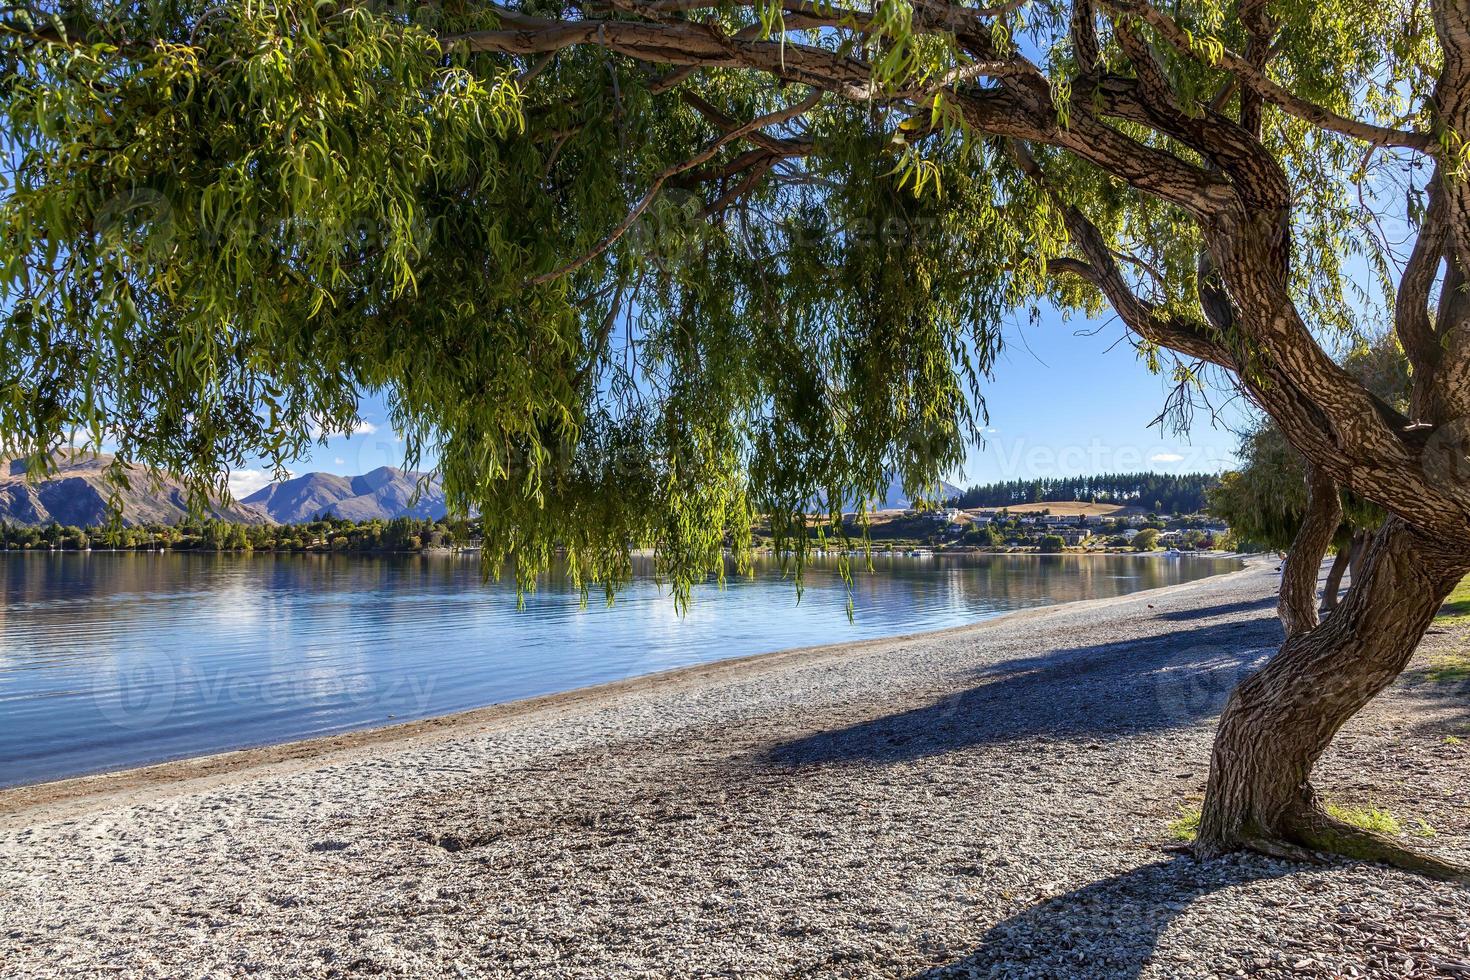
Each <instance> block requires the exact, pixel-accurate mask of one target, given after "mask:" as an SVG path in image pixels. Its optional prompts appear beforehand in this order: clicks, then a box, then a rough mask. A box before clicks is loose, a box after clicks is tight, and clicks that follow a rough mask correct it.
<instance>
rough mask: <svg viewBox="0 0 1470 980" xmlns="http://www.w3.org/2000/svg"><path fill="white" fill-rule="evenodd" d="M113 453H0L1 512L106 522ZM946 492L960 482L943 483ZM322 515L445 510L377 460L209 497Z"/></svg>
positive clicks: (438, 495) (136, 491) (219, 512)
mask: <svg viewBox="0 0 1470 980" xmlns="http://www.w3.org/2000/svg"><path fill="white" fill-rule="evenodd" d="M112 461H113V457H111V456H109V455H108V454H106V453H99V454H96V455H93V454H91V453H88V454H85V455H84V454H82V453H70V454H67V455H64V456H61V457H58V459H57V460H56V470H55V472H54V473H52V474H51V476H49V477H47V478H46V479H44V480H39V481H35V482H32V481H30V480H28V479H27V478H26V466H25V461H24V460H19V459H16V460H0V520H6V521H9V522H10V523H12V524H35V525H42V524H50V523H52V522H53V521H54V522H55V523H57V524H71V525H75V526H77V527H90V526H97V525H100V524H104V523H106V521H107V519H108V509H107V505H108V500H109V497H110V496H111V494H112V493H113V488H112V486H111V485H110V484H109V483H108V482H107V480H106V477H105V475H104V472H103V471H104V470H105V469H106V467H107V466H108V465H109V464H111V463H112ZM127 473H128V479H129V483H130V486H129V488H128V489H126V490H122V491H120V492H119V496H120V500H121V503H122V520H123V523H124V524H129V525H133V524H176V523H178V522H179V521H181V520H183V519H185V518H186V517H187V516H188V507H187V504H186V499H187V497H186V495H185V492H184V486H183V484H182V483H180V482H179V481H178V480H177V479H174V478H173V477H170V476H163V477H158V478H154V477H150V476H149V475H148V472H147V471H146V470H145V469H143V468H142V467H139V466H131V465H130V466H128V467H127ZM941 490H942V491H943V493H944V495H945V496H946V498H948V497H951V496H956V495H958V494H959V493H960V489H959V487H956V486H953V485H952V484H948V483H944V484H941ZM910 503H911V501H910V500H909V498H908V496H907V495H906V494H905V493H904V492H903V483H902V481H900V480H897V479H894V480H893V481H892V482H891V483H890V484H889V486H888V489H887V491H886V492H885V494H884V498H883V499H882V500H881V501H875V502H874V504H873V506H874V507H875V508H876V509H878V510H896V509H903V508H906V507H908V506H909V505H910ZM323 515H328V516H332V517H340V518H345V519H347V520H351V521H369V520H373V519H375V518H376V519H379V520H385V521H386V520H392V519H393V518H395V517H413V518H417V519H425V518H429V519H434V520H438V519H439V518H442V517H444V515H445V506H444V492H443V489H442V487H441V486H440V483H439V481H438V479H437V478H435V477H433V476H431V475H429V474H425V473H416V472H411V471H405V470H400V469H397V468H396V467H392V466H380V467H378V468H377V469H375V470H373V471H372V472H370V473H364V474H362V475H361V476H338V475H337V474H335V473H306V474H304V475H302V476H297V477H292V478H291V479H289V480H285V481H283V482H281V483H272V484H271V485H269V486H267V487H264V488H262V489H260V490H257V491H256V492H255V493H252V494H250V495H249V496H247V497H245V498H244V499H242V500H240V501H238V502H236V503H233V504H228V505H227V504H225V503H224V502H223V501H215V502H214V503H213V504H212V505H211V507H210V513H209V516H210V517H215V518H218V519H220V520H227V521H234V522H236V523H240V524H300V523H303V522H306V521H313V520H316V519H317V518H319V517H322V516H323Z"/></svg>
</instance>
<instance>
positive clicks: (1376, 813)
mask: <svg viewBox="0 0 1470 980" xmlns="http://www.w3.org/2000/svg"><path fill="white" fill-rule="evenodd" d="M1327 812H1328V814H1329V815H1331V816H1333V817H1336V818H1337V819H1338V820H1341V821H1342V822H1343V823H1348V824H1352V825H1353V826H1354V827H1358V828H1360V829H1362V830H1372V831H1376V832H1377V833H1380V834H1389V835H1390V836H1394V837H1397V836H1398V835H1399V834H1402V833H1403V832H1404V827H1403V824H1401V823H1399V821H1398V818H1397V817H1395V816H1394V815H1393V814H1392V813H1389V812H1388V811H1387V810H1377V809H1374V808H1372V807H1356V806H1339V805H1338V804H1336V803H1329V804H1327Z"/></svg>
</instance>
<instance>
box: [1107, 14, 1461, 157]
mask: <svg viewBox="0 0 1470 980" xmlns="http://www.w3.org/2000/svg"><path fill="white" fill-rule="evenodd" d="M1102 2H1103V3H1104V4H1106V5H1107V6H1109V7H1111V8H1112V9H1114V10H1116V11H1117V12H1118V13H1120V14H1130V15H1132V16H1134V17H1137V18H1138V19H1139V20H1141V21H1143V22H1144V23H1145V24H1147V25H1149V26H1150V27H1152V28H1153V29H1154V31H1155V32H1156V33H1157V34H1158V35H1159V37H1160V38H1162V39H1163V40H1164V41H1165V42H1166V43H1168V44H1169V45H1170V46H1171V47H1173V48H1174V49H1175V50H1177V51H1178V52H1179V53H1180V54H1184V55H1188V56H1190V57H1198V54H1197V52H1196V51H1195V48H1194V45H1193V44H1192V43H1191V35H1190V33H1189V32H1188V31H1186V30H1185V29H1184V28H1182V27H1180V26H1179V24H1178V23H1176V22H1175V21H1174V19H1173V18H1172V17H1170V16H1169V15H1167V14H1165V13H1163V12H1162V11H1160V10H1158V9H1157V8H1155V7H1154V6H1153V5H1152V4H1150V3H1147V2H1146V0H1102ZM1213 66H1214V67H1216V68H1221V69H1224V70H1225V71H1228V72H1230V73H1231V74H1233V75H1235V76H1236V77H1237V78H1239V79H1240V83H1241V84H1242V85H1244V86H1246V87H1247V88H1249V89H1251V90H1252V91H1253V92H1255V93H1256V94H1257V95H1258V96H1260V97H1261V98H1263V99H1265V100H1266V101H1267V102H1269V103H1271V104H1272V105H1274V106H1276V107H1277V108H1279V109H1281V111H1283V112H1285V113H1286V114H1288V115H1290V116H1295V117H1296V118H1298V119H1301V120H1303V121H1304V122H1309V123H1311V124H1312V125H1314V126H1318V127H1321V128H1322V129H1327V130H1331V131H1332V132H1335V133H1341V134H1342V135H1344V136H1351V137H1353V138H1354V139H1360V140H1363V141H1365V142H1368V143H1374V144H1378V145H1381V146H1402V147H1407V148H1409V149H1413V150H1419V151H1420V152H1423V153H1434V152H1435V151H1436V150H1437V149H1438V144H1437V143H1436V142H1435V141H1434V139H1433V138H1432V137H1431V136H1429V135H1428V134H1426V133H1413V132H1406V131H1404V130H1400V129H1393V128H1391V127H1388V126H1379V125H1376V124H1374V123H1368V122H1363V121H1361V120H1358V119H1350V118H1348V117H1347V116H1342V115H1339V114H1338V113H1335V112H1333V111H1331V110H1330V109H1326V108H1323V107H1322V106H1319V105H1317V104H1316V103H1314V102H1311V101H1309V100H1307V99H1304V98H1302V97H1300V96H1298V95H1296V94H1295V93H1293V92H1292V91H1290V90H1289V89H1287V88H1285V87H1284V86H1282V85H1280V84H1278V83H1276V82H1275V81H1273V80H1272V79H1271V78H1270V76H1269V75H1267V74H1266V72H1265V71H1264V70H1263V69H1260V68H1257V67H1256V66H1254V65H1253V64H1251V61H1250V59H1248V58H1246V57H1244V56H1243V55H1240V54H1237V53H1236V52H1234V51H1231V50H1230V49H1229V48H1222V49H1219V52H1218V56H1217V58H1216V59H1215V61H1214V62H1213Z"/></svg>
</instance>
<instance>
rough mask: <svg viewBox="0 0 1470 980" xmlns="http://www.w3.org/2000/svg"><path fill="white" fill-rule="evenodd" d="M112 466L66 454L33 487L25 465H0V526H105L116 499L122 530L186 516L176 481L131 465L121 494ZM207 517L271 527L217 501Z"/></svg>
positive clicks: (101, 457)
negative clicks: (109, 475)
mask: <svg viewBox="0 0 1470 980" xmlns="http://www.w3.org/2000/svg"><path fill="white" fill-rule="evenodd" d="M112 461H113V457H112V456H110V455H108V454H107V453H97V454H95V455H94V454H92V453H85V454H84V453H79V452H75V453H66V454H62V455H59V456H58V457H56V459H55V460H54V463H55V470H54V471H53V472H52V474H51V475H50V476H48V477H47V478H46V479H44V480H37V481H32V480H30V479H28V478H27V476H26V462H25V460H23V459H8V460H0V520H6V521H9V522H10V523H12V524H38V525H39V524H51V523H53V522H54V523H57V524H71V525H74V526H76V527H95V526H97V525H100V524H105V523H106V522H107V519H108V501H109V500H110V499H111V498H112V496H113V495H114V494H116V495H117V497H118V499H119V502H120V503H121V504H122V520H123V523H124V524H129V525H133V524H175V523H177V522H179V521H180V520H182V519H184V518H185V517H187V516H188V513H189V507H188V496H187V494H186V493H185V490H184V485H183V484H182V483H180V482H179V481H178V480H176V479H174V478H172V477H169V476H161V477H153V476H150V475H149V474H148V471H147V470H146V469H144V468H143V467H141V466H132V465H128V466H126V467H125V469H126V472H127V478H128V484H129V485H128V487H127V489H118V488H116V487H114V486H113V485H112V484H111V483H110V482H108V480H107V477H106V474H105V473H104V471H105V470H106V468H107V467H108V466H110V465H111V464H112ZM209 516H210V517H215V518H218V519H220V520H226V521H234V522H235V523H238V524H270V523H273V521H272V519H271V517H270V515H269V514H268V513H266V512H265V511H263V510H261V509H259V508H256V507H250V506H247V505H245V504H243V503H235V504H228V505H227V504H225V503H223V502H222V501H215V502H213V503H212V504H211V506H210V513H209Z"/></svg>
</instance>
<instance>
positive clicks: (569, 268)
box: [531, 91, 823, 286]
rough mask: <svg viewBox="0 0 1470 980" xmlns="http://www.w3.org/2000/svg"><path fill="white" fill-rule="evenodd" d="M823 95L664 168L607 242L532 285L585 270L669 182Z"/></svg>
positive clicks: (791, 116) (770, 115)
mask: <svg viewBox="0 0 1470 980" xmlns="http://www.w3.org/2000/svg"><path fill="white" fill-rule="evenodd" d="M822 95H823V93H822V92H820V91H817V92H813V93H812V94H810V95H808V96H807V97H806V98H805V99H802V100H801V101H800V102H798V103H796V104H795V105H792V106H789V107H787V108H785V109H781V110H778V111H776V112H771V113H767V114H766V115H764V116H759V117H757V118H755V119H752V120H751V121H750V122H748V123H745V124H744V125H742V126H737V127H736V128H734V129H732V130H730V131H729V132H726V133H723V134H721V135H720V136H719V137H717V138H715V139H714V140H712V141H711V142H710V143H708V144H707V145H706V146H705V147H704V148H703V149H702V150H700V151H699V152H698V153H696V154H694V156H692V157H690V158H689V159H687V160H683V161H681V162H679V163H676V164H673V165H672V166H669V167H666V168H664V170H663V171H661V172H660V173H659V175H658V176H657V177H655V178H654V179H653V183H652V184H651V185H650V186H649V188H648V190H647V191H646V192H645V193H644V195H643V196H642V197H641V198H639V199H638V203H637V204H635V205H634V206H633V209H632V210H631V211H629V212H628V216H627V217H626V218H624V219H623V220H622V221H620V222H619V223H618V226H617V227H616V228H614V229H613V230H612V231H611V232H609V233H608V235H607V236H606V237H605V238H603V239H602V240H601V241H600V242H598V243H597V244H596V245H595V246H593V248H592V249H591V250H590V251H588V252H586V253H584V254H583V255H581V256H579V257H577V258H575V259H573V260H572V261H571V262H568V263H567V264H566V265H563V266H561V267H560V268H557V269H553V270H552V271H550V272H545V273H542V274H541V275H539V276H536V277H535V278H534V279H532V280H531V284H532V285H536V286H539V285H542V284H544V283H548V282H551V281H552V280H554V279H560V278H562V277H563V276H567V275H570V274H571V273H573V272H576V271H577V270H578V269H580V268H582V266H584V265H586V264H587V263H588V262H591V261H592V260H593V259H595V258H597V257H598V256H599V255H601V254H602V253H603V252H606V251H607V250H608V249H609V248H611V247H612V246H613V245H614V244H615V243H616V242H617V241H618V239H620V238H622V237H623V235H625V234H627V231H628V229H629V228H631V227H633V223H634V222H635V221H637V220H638V218H639V217H640V216H641V215H642V214H643V212H644V211H646V210H648V206H649V205H650V204H652V203H653V202H654V199H655V198H657V197H658V192H659V191H660V190H662V189H663V186H664V184H666V183H667V182H668V181H669V180H670V178H673V177H676V176H678V175H679V174H681V173H684V172H685V171H688V170H693V169H694V168H695V167H698V166H699V165H700V164H702V163H705V162H706V161H708V160H710V159H711V158H713V157H714V155H715V154H716V153H718V152H719V151H720V149H721V147H724V146H726V145H728V144H730V143H732V142H734V141H735V140H738V139H740V138H741V137H743V136H746V135H749V134H750V133H753V132H755V131H757V130H759V129H762V128H764V127H766V126H776V125H779V124H781V123H783V122H788V121H790V120H792V119H795V118H796V117H797V116H800V115H803V114H804V113H807V112H809V111H811V109H812V108H813V107H815V106H816V104H817V103H818V102H820V101H821V100H822Z"/></svg>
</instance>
